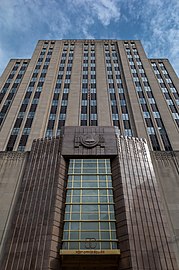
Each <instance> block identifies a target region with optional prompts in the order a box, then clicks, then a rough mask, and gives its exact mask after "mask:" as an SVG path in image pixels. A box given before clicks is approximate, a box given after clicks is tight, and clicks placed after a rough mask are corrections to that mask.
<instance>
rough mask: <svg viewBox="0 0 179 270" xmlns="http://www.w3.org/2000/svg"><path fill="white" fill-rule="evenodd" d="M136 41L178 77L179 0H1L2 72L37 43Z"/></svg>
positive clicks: (0, 62)
mask: <svg viewBox="0 0 179 270" xmlns="http://www.w3.org/2000/svg"><path fill="white" fill-rule="evenodd" d="M90 38H93V39H140V40H141V41H142V43H143V46H144V48H145V50H146V52H147V55H148V57H151V58H152V57H156V58H157V57H158V58H160V57H161V58H162V57H164V58H169V60H170V61H171V63H172V65H173V67H174V68H175V70H176V72H177V73H178V74H179V1H178V0H0V74H1V73H2V71H3V70H4V68H5V66H6V64H7V63H8V61H9V59H10V58H30V57H31V55H32V52H33V50H34V47H35V45H36V43H37V40H39V39H90Z"/></svg>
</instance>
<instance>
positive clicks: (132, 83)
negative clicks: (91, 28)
mask: <svg viewBox="0 0 179 270" xmlns="http://www.w3.org/2000/svg"><path fill="white" fill-rule="evenodd" d="M0 89H1V92H0V195H1V196H0V265H1V269H3V270H11V269H13V270H19V269H23V270H27V269H29V270H31V269H43V270H44V269H54V270H55V269H62V270H68V269H69V270H70V269H74V270H77V269H83V270H85V269H87V270H88V269H97V270H98V269H106V270H107V269H110V270H119V269H120V270H121V269H122V270H123V269H126V270H127V269H131V270H148V269H151V270H155V269H156V270H159V269H161V270H165V269H166V270H178V269H179V80H178V77H177V75H176V74H175V72H174V70H173V68H172V66H171V65H170V63H169V61H168V60H167V59H148V58H147V56H146V54H145V52H144V50H143V47H142V45H141V43H140V41H136V40H129V41H122V40H55V41H54V40H50V41H49V40H45V41H44V40H40V41H39V42H38V43H37V46H36V48H35V50H34V53H33V55H32V58H31V59H12V60H10V62H9V64H8V65H7V67H6V69H5V71H4V73H3V74H2V76H1V78H0Z"/></svg>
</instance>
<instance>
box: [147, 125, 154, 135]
mask: <svg viewBox="0 0 179 270" xmlns="http://www.w3.org/2000/svg"><path fill="white" fill-rule="evenodd" d="M147 133H148V134H149V135H152V134H155V130H154V128H153V127H147Z"/></svg>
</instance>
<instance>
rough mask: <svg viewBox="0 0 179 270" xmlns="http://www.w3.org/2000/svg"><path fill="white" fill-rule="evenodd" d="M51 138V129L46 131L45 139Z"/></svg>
mask: <svg viewBox="0 0 179 270" xmlns="http://www.w3.org/2000/svg"><path fill="white" fill-rule="evenodd" d="M52 136H53V130H52V129H47V131H46V134H45V137H47V138H48V137H52Z"/></svg>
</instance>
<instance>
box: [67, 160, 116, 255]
mask: <svg viewBox="0 0 179 270" xmlns="http://www.w3.org/2000/svg"><path fill="white" fill-rule="evenodd" d="M62 241H63V244H62V249H67V250H86V249H87V250H89V249H91V250H103V249H105V250H107V249H117V243H118V240H117V237H116V220H115V214H114V201H113V189H112V179H111V168H110V160H109V159H71V160H70V165H69V169H68V182H67V193H66V207H65V217H64V231H63V240H62Z"/></svg>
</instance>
